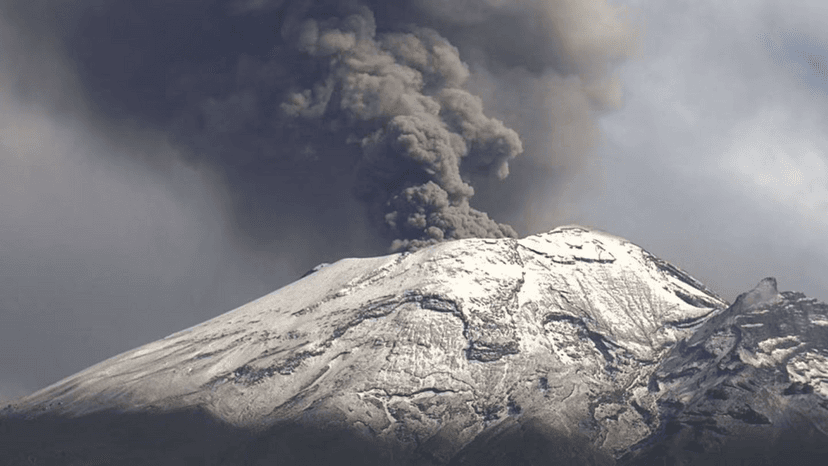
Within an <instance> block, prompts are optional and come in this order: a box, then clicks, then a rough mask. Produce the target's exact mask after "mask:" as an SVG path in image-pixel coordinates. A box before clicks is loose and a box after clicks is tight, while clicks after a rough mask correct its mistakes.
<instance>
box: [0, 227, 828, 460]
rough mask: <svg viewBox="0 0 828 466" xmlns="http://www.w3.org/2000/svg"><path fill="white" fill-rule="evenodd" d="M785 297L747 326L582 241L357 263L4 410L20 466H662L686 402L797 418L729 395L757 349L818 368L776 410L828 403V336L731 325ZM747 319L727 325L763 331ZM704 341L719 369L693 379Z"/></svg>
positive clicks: (672, 276)
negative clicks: (662, 449) (826, 368)
mask: <svg viewBox="0 0 828 466" xmlns="http://www.w3.org/2000/svg"><path fill="white" fill-rule="evenodd" d="M782 296H783V298H780V295H778V293H776V290H775V283H774V286H773V287H772V289H771V287H769V286H766V287H765V288H764V289H760V290H758V291H754V292H752V293H751V294H748V295H743V296H742V297H740V300H739V301H737V303H736V304H734V306H733V307H731V308H730V309H729V310H727V311H725V309H726V308H727V303H726V302H725V301H723V300H722V299H721V298H719V297H718V296H716V295H715V293H713V292H711V291H710V290H708V289H706V288H705V287H704V286H703V285H702V284H701V283H699V282H698V281H696V280H695V279H693V278H692V277H690V276H689V275H687V274H686V273H684V272H682V271H681V270H680V269H678V268H676V267H675V266H673V265H671V264H669V263H667V262H664V261H662V260H660V259H658V258H656V257H654V256H652V255H651V254H649V253H647V252H646V251H644V250H643V249H641V248H639V247H638V246H636V245H634V244H632V243H630V242H628V241H626V240H624V239H622V238H618V237H616V236H612V235H609V234H606V233H603V232H599V231H596V230H591V229H587V228H583V227H579V226H567V227H560V228H557V229H555V230H552V231H550V232H548V233H544V234H538V235H534V236H529V237H527V238H523V239H520V240H515V239H509V238H506V239H496V240H495V239H465V240H457V241H451V242H446V243H441V244H438V245H435V246H432V247H429V248H427V249H423V250H420V251H417V252H416V253H403V254H393V255H389V256H383V257H376V258H366V259H343V260H340V261H338V262H336V263H334V264H331V265H327V266H324V267H317V268H315V269H314V271H312V273H310V274H306V276H305V277H304V278H302V279H301V280H299V281H297V282H295V283H293V284H290V285H288V286H285V287H283V288H281V289H280V290H277V291H276V292H274V293H271V294H269V295H267V296H264V297H262V298H260V299H258V300H256V301H253V302H251V303H249V304H247V305H245V306H242V307H240V308H238V309H235V310H233V311H230V312H228V313H225V314H222V315H220V316H218V317H216V318H214V319H211V320H209V321H207V322H204V323H202V324H199V325H196V326H194V327H191V328H189V329H186V330H183V331H181V332H178V333H175V334H173V335H170V336H168V337H166V338H164V339H161V340H158V341H156V342H152V343H149V344H147V345H144V346H141V347H139V348H136V349H134V350H131V351H128V352H125V353H123V354H121V355H118V356H115V357H113V358H110V359H108V360H106V361H103V362H101V363H99V364H97V365H94V366H92V367H90V368H88V369H86V370H84V371H81V372H79V373H78V374H75V375H73V376H71V377H68V378H66V379H64V380H61V381H59V382H57V383H56V384H54V385H51V386H49V387H47V388H45V389H43V390H40V391H38V392H36V393H34V394H32V395H30V396H27V397H23V398H21V399H19V400H17V402H16V403H14V404H13V405H9V406H8V407H7V408H6V409H5V410H3V412H2V413H0V463H2V462H3V461H6V462H9V463H11V464H18V463H20V464H24V462H25V461H36V462H37V464H50V462H53V463H54V464H154V465H156V464H227V465H230V464H279V465H293V464H297V465H298V464H343V465H344V464H377V465H390V464H394V465H442V464H452V465H465V464H469V465H471V464H504V465H505V464H615V463H616V458H617V457H622V456H623V455H626V456H623V460H624V461H638V460H641V461H644V459H643V458H650V457H655V456H652V455H656V456H657V455H658V454H660V453H658V452H656V453H651V451H654V450H652V448H651V445H652V444H653V439H656V438H659V439H660V438H662V437H663V438H665V439H667V441H670V442H679V443H680V442H681V441H683V440H681V439H684V437H681V436H680V435H679V434H678V433H676V432H672V431H671V430H670V429H669V428H666V427H665V426H667V425H668V424H669V423H670V422H674V423H675V422H679V423H680V424H681V423H682V422H684V421H682V420H681V419H683V418H681V416H685V415H689V414H687V413H688V411H687V410H682V409H683V408H682V409H678V410H676V409H674V408H673V406H676V405H675V403H682V406H688V407H689V406H695V405H693V403H694V402H695V401H693V400H696V399H697V398H693V397H694V396H696V395H697V394H698V393H699V392H698V390H697V389H694V387H696V386H697V385H699V384H700V383H701V384H702V385H703V386H704V387H707V386H708V385H704V384H709V386H710V387H711V388H715V387H719V386H720V385H721V386H723V387H724V388H723V389H724V390H726V391H727V393H728V397H729V398H728V399H730V400H735V401H733V403H734V404H732V406H731V405H730V404H727V406H726V408H722V409H726V410H725V411H723V413H725V414H724V416H728V419H733V420H734V421H733V422H742V423H745V422H747V421H745V419H747V420H755V419H763V418H761V417H756V416H765V417H767V418H769V419H771V418H773V419H771V420H772V422H776V418H775V417H773V416H772V415H771V414H768V413H769V412H771V411H773V410H772V409H771V408H769V407H764V406H763V405H761V406H760V402H759V401H758V400H759V395H756V396H753V397H752V398H751V396H749V395H739V396H740V397H741V398H739V397H736V396H735V395H731V394H730V392H729V391H728V390H738V389H736V388H733V389H731V388H728V387H729V386H724V385H722V384H720V383H719V381H721V380H724V378H727V377H730V375H728V374H731V372H732V373H733V374H735V373H736V372H733V371H736V370H737V369H734V368H729V367H730V366H728V364H731V363H733V364H736V362H735V361H736V360H735V359H732V358H731V359H727V360H726V361H725V360H724V359H722V358H726V357H731V356H727V355H728V354H732V353H733V351H732V349H733V348H735V347H737V346H738V347H739V348H742V347H743V346H744V345H746V344H747V345H748V346H744V348H745V351H750V355H752V356H745V355H743V354H742V353H737V354H738V358H742V359H739V360H740V361H743V362H742V364H743V366H744V367H743V366H738V371H741V372H740V373H744V374H748V375H746V376H745V377H753V375H752V374H754V373H758V372H757V371H759V370H760V367H761V368H764V367H765V366H763V364H777V366H778V364H779V363H778V361H777V360H779V361H782V360H784V361H788V362H789V363H788V362H786V364H788V366H786V367H790V368H791V369H790V371H794V372H790V374H798V375H788V379H789V380H782V379H783V378H781V375H778V374H777V375H778V377H779V378H780V380H782V381H781V382H779V384H781V385H779V386H778V387H777V386H776V385H774V387H775V388H773V390H776V391H780V390H781V391H780V394H779V396H778V397H777V398H774V400H777V399H778V400H780V401H778V403H777V401H773V403H777V404H779V403H783V402H785V403H788V404H796V403H805V405H808V406H810V405H813V404H814V403H816V401H813V402H812V401H807V402H806V401H791V400H812V399H813V400H817V399H818V398H817V397H822V396H824V394H822V392H821V391H822V390H824V388H823V387H822V386H821V385H816V381H815V380H816V377H821V375H819V376H818V375H816V374H817V372H818V371H817V372H814V370H813V367H817V366H818V365H819V364H822V362H820V361H824V358H823V356H821V354H822V353H820V351H822V350H819V349H816V348H818V346H815V345H817V344H816V343H814V344H812V346H807V345H806V346H807V348H806V347H804V346H796V347H795V349H793V350H791V348H794V347H793V346H791V344H790V342H792V341H794V340H793V339H792V338H805V337H801V336H796V337H794V336H795V335H798V333H796V332H798V331H799V330H800V329H804V328H806V327H807V328H810V329H812V330H813V331H815V332H818V331H822V330H821V329H822V327H820V325H821V324H819V323H814V322H822V321H820V320H809V321H808V322H810V323H808V324H807V325H806V324H805V323H803V324H801V325H800V324H794V323H789V324H788V325H789V328H788V330H786V331H790V332H791V333H789V334H785V335H786V337H787V336H789V337H790V338H789V339H787V340H785V339H784V338H783V337H780V336H778V335H777V334H776V333H774V334H773V335H777V336H772V337H768V338H771V339H770V340H768V339H767V338H765V339H763V340H761V341H762V342H765V343H760V342H759V340H756V342H755V344H754V343H750V344H748V343H743V342H753V341H754V340H750V339H744V338H743V335H744V333H740V334H739V335H738V336H731V335H730V334H728V333H727V332H726V331H725V332H724V333H722V332H721V331H720V330H718V328H719V327H716V326H717V325H718V326H720V325H724V324H721V322H730V321H729V320H727V319H737V316H736V315H735V314H734V312H737V311H734V309H739V311H738V312H742V310H743V309H758V308H761V307H762V306H766V305H767V303H770V302H773V303H776V302H780V303H781V302H783V301H781V300H782V299H787V298H785V296H787V295H784V294H783V295H782ZM791 296H794V295H791ZM796 296H799V295H796ZM791 299H794V298H791ZM795 299H799V298H795ZM751 306H752V307H751ZM757 306H758V307H757ZM738 312H737V313H738ZM745 312H746V311H745ZM750 312H752V313H753V314H749V315H750V316H754V315H756V316H761V315H764V314H760V313H758V312H759V311H750ZM743 315H748V314H739V315H738V319H742V320H739V323H738V324H728V325H730V327H727V328H728V329H730V328H731V327H733V326H734V325H736V327H733V328H737V327H738V328H739V329H740V331H742V332H744V330H742V329H743V328H744V324H746V323H748V321H747V320H744V319H747V318H745V317H743ZM814 315H816V314H814ZM798 318H800V320H801V319H806V320H807V319H812V317H810V314H809V316H807V317H798ZM738 319H737V320H738ZM750 319H754V317H751V318H750ZM756 319H760V318H759V317H756ZM768 319H770V320H768V321H764V320H761V319H760V320H755V321H754V320H750V323H753V324H756V325H755V326H754V327H748V328H751V329H752V330H751V332H759V331H762V330H761V329H759V327H758V324H760V323H761V324H762V325H766V326H767V327H768V328H770V327H771V326H772V324H771V323H770V322H771V320H772V319H771V318H770V317H768ZM825 321H826V322H828V318H826V320H825ZM734 322H735V320H734ZM803 322H805V321H803ZM740 325H741V326H740ZM780 325H781V324H780ZM711 329H712V330H711ZM753 329H757V330H753ZM729 331H732V332H735V331H736V330H729ZM734 335H735V334H734ZM757 335H758V334H757ZM757 338H758V337H757ZM773 338H776V340H774V339H773ZM780 338H782V339H781V340H780ZM809 341H810V340H809ZM814 341H815V340H814ZM734 342H736V343H734ZM677 343H678V346H677ZM800 343H801V342H800ZM800 343H797V344H800ZM699 345H701V347H703V348H707V346H709V347H710V349H706V350H705V351H708V352H710V353H711V354H715V355H716V356H715V357H714V358H712V359H710V358H708V359H700V360H698V361H696V360H695V359H694V360H693V361H694V362H693V364H696V365H697V366H698V369H697V370H696V371H695V372H693V373H692V374H690V373H689V372H687V373H685V372H683V371H684V370H685V368H684V365H686V364H689V363H687V362H686V361H685V360H684V359H682V358H684V357H685V355H686V353H687V351H689V350H688V349H687V348H697V347H700V346H699ZM704 345H707V346H704ZM711 345H712V346H711ZM734 345H735V346H734ZM739 345H743V346H739ZM750 345H753V346H750ZM763 345H764V346H763ZM756 348H758V350H757V349H756ZM822 348H824V345H823V346H822ZM692 351H695V350H692ZM780 351H781V353H780ZM786 351H788V352H786ZM790 351H794V352H797V351H799V352H798V353H796V357H797V358H799V359H790V358H788V356H787V355H788V354H789V352H790ZM783 353H784V355H786V356H782V355H783ZM745 354H747V353H745ZM790 354H793V353H790ZM751 357H752V358H753V359H750V361H752V362H747V361H745V360H746V359H749V358H751ZM791 357H794V356H791ZM665 358H666V359H665ZM780 358H781V359H780ZM785 358H788V359H785ZM820 358H822V359H820ZM714 360H715V363H713V362H710V361H714ZM722 361H724V362H722ZM815 361H816V362H815ZM720 363H721V364H720ZM722 364H723V365H722ZM751 364H754V365H755V370H754V371H752V372H751V371H748V369H746V367H747V366H750V367H754V366H753V365H751ZM798 364H799V365H798ZM720 365H722V367H725V369H719V366H720ZM800 366H801V368H800ZM687 367H690V366H687ZM734 367H735V366H734ZM774 367H776V366H774ZM797 368H800V369H797ZM720 370H724V371H726V373H725V374H724V375H721V374H719V373H718V372H716V371H720ZM761 370H764V369H761ZM705 371H706V372H705ZM727 371H730V372H727ZM745 371H747V372H745ZM796 371H799V372H796ZM702 373H704V374H708V375H699V374H702ZM711 374H712V375H711ZM820 374H821V373H820ZM777 375H774V377H777ZM694 377H695V378H694ZM699 377H704V379H703V380H704V382H703V383H702V382H699V380H702V379H700V378H699ZM734 377H735V376H734ZM768 377H771V376H768ZM733 380H734V381H733V384H735V386H738V382H737V381H736V379H733ZM739 380H741V379H739ZM755 380H756V381H757V383H761V384H765V383H766V382H768V380H770V379H767V378H762V379H755ZM774 380H776V379H774ZM797 383H799V385H796V384H797ZM694 384H695V385H694ZM717 384H718V385H717ZM699 386H701V385H699ZM780 387H781V388H780ZM808 387H811V388H808ZM777 388H780V390H777ZM811 389H813V392H811V391H809V390H811ZM785 390H787V391H788V392H791V394H785V393H783V392H785ZM754 391H755V390H754ZM748 393H752V392H748ZM774 393H775V392H774ZM714 398H715V397H714ZM819 399H821V398H819ZM671 400H675V403H674V402H673V401H671ZM736 401H738V402H739V403H736ZM671 403H673V404H671ZM808 403H810V404H808ZM805 405H802V406H805ZM817 405H818V404H817ZM722 406H725V405H722ZM745 406H747V407H748V408H750V409H753V410H755V412H756V413H757V414H756V415H754V414H753V413H752V412H751V411H750V410H747V409H746V408H745ZM774 406H776V405H774ZM796 406H799V405H796ZM694 409H695V408H694ZM717 409H718V408H717ZM773 409H776V408H773ZM740 410H741V411H740ZM762 413H764V414H762ZM791 416H794V415H793V414H792V415H791ZM675 419H679V420H678V421H676V420H675ZM786 419H787V418H786ZM790 419H792V420H795V419H798V418H795V417H791V418H790ZM716 422H722V421H721V420H719V418H716ZM747 424H749V425H751V426H752V425H755V424H750V422H747ZM682 425H683V424H682ZM688 425H689V424H688ZM717 425H718V424H717ZM740 425H741V424H740ZM732 429H734V430H733V432H736V433H741V432H743V431H739V430H738V429H736V428H735V427H732ZM665 431H666V432H667V433H666V434H665ZM744 432H748V431H744ZM679 433H680V432H679ZM670 435H672V437H670ZM677 435H678V436H677ZM659 436H661V437H659ZM668 437H669V438H668ZM679 437H681V438H679ZM674 439H675V440H674ZM659 441H660V440H659ZM648 442H649V443H648ZM671 445H672V444H671ZM676 445H678V443H677V444H676ZM671 448H672V447H671ZM675 448H681V446H677V447H675ZM711 448H712V447H711ZM670 451H672V450H670ZM711 451H712V450H711ZM647 455H651V456H647ZM95 461H98V462H97V463H94V462H95ZM641 464H645V463H641Z"/></svg>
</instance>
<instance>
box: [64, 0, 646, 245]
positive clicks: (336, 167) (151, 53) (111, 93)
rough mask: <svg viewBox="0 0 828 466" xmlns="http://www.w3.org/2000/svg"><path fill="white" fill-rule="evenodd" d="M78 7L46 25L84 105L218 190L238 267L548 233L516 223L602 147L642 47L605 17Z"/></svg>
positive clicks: (504, 11) (565, 10)
mask: <svg viewBox="0 0 828 466" xmlns="http://www.w3.org/2000/svg"><path fill="white" fill-rule="evenodd" d="M93 3H96V5H95V8H93V9H88V11H87V10H84V11H76V12H73V10H72V8H71V6H70V5H71V4H70V3H66V5H64V6H63V7H62V8H63V10H65V12H64V13H61V19H60V21H59V22H60V24H61V28H60V29H59V31H60V34H62V37H61V40H62V42H63V44H64V46H65V48H66V50H67V53H66V56H67V57H71V59H70V61H72V63H71V65H73V66H74V67H76V68H77V69H79V70H80V74H81V80H82V81H83V85H84V87H85V88H86V90H87V92H88V95H89V96H90V100H91V101H92V106H93V107H94V108H95V109H96V110H97V111H98V112H99V113H100V114H101V115H102V117H103V118H115V119H137V120H138V121H140V122H141V123H142V124H146V125H148V126H150V127H153V128H155V129H158V130H162V131H164V132H166V133H168V134H169V137H170V140H171V141H172V142H173V143H174V144H175V145H176V149H177V152H179V153H181V154H183V155H182V157H183V158H184V160H186V161H187V162H188V163H189V164H190V165H192V166H195V167H204V168H208V169H210V171H211V172H213V171H215V172H217V173H219V174H220V175H219V176H220V179H221V182H222V183H224V184H225V186H224V188H226V189H225V192H227V193H228V196H229V197H228V199H227V200H226V202H225V203H224V204H227V205H230V206H231V209H232V213H231V215H232V216H233V217H234V218H233V219H232V221H231V224H232V225H233V227H234V228H235V230H236V233H237V234H238V235H239V239H240V241H243V242H245V243H247V247H248V248H249V249H250V250H261V249H262V248H263V247H269V246H268V245H270V244H273V242H274V241H275V238H284V237H285V234H284V229H286V228H289V229H292V230H296V229H302V228H308V229H314V230H316V231H318V232H321V233H320V234H321V236H324V237H328V239H327V240H323V241H324V242H325V243H331V241H333V240H334V238H335V237H339V238H342V237H352V236H353V235H354V234H357V232H358V233H359V234H365V233H366V232H365V231H364V225H363V224H362V221H361V220H356V219H355V217H356V216H360V217H361V216H362V215H365V214H366V213H367V219H368V224H369V225H370V229H369V231H368V232H367V234H368V235H370V237H366V238H364V242H365V244H379V243H381V242H382V241H386V244H392V248H391V250H399V249H407V248H408V249H410V248H417V247H422V246H423V245H427V244H433V243H434V242H435V241H439V240H450V239H454V238H463V237H467V236H469V235H473V236H491V237H502V236H517V235H518V233H517V232H518V230H520V231H521V232H522V233H523V234H525V231H526V230H527V228H529V227H531V228H532V229H535V230H543V229H549V228H552V227H554V226H555V219H554V218H543V219H541V220H539V221H537V222H535V223H532V224H531V225H529V224H527V222H525V221H521V220H520V219H521V218H523V217H524V216H523V213H524V210H525V209H526V206H527V205H530V204H533V203H535V202H534V201H535V200H537V199H536V198H538V197H539V196H540V195H541V194H545V193H546V191H547V190H548V189H547V185H548V184H549V180H552V179H555V180H558V179H561V177H562V176H565V175H564V173H568V172H572V171H577V170H578V169H579V167H580V166H581V165H582V164H583V163H584V161H585V160H586V159H588V157H589V151H590V150H591V149H592V148H594V147H595V146H596V145H597V144H599V143H600V141H601V134H600V130H599V128H598V125H597V123H596V122H597V116H598V113H599V112H601V111H604V110H608V109H613V108H618V107H619V106H620V105H621V103H622V93H621V88H620V81H619V80H618V78H617V76H615V75H614V74H613V72H612V68H613V66H614V65H615V64H617V63H620V61H622V60H624V59H626V58H628V57H630V56H632V55H633V54H634V52H635V47H636V40H637V37H638V31H637V28H638V26H637V25H636V24H635V23H634V22H633V21H631V20H630V19H629V18H627V13H626V11H625V10H624V9H623V8H621V7H616V6H613V5H610V4H609V3H608V2H606V1H605V0H588V1H586V0H584V1H570V0H567V1H556V2H546V1H518V2H497V1H493V0H490V1H483V0H481V1H461V2H431V1H419V0H412V1H403V2H379V1H367V2H360V1H345V2H343V1H336V2H334V1H325V0H319V1H306V0H293V1H291V0H286V1H266V0H248V1H235V2H228V3H221V2H214V3H208V4H205V5H204V6H203V7H202V8H197V9H194V8H193V7H192V5H191V4H190V3H189V2H185V1H180V0H171V1H169V2H165V3H164V5H163V6H161V7H158V8H150V7H148V6H143V5H139V4H135V5H131V6H130V7H129V8H126V7H123V6H119V5H118V4H117V2H93ZM63 10H62V11H63ZM66 12H69V13H66ZM70 13H71V14H70ZM425 25H428V27H424V26H425ZM80 30H83V31H86V32H85V33H84V34H77V33H73V32H72V31H80ZM95 37H98V38H99V37H108V38H110V40H107V41H100V40H96V39H94V38H95ZM504 38H508V40H504ZM117 64H119V65H117ZM159 157H160V155H159ZM149 158H152V157H151V156H150V157H149ZM150 162H151V161H150ZM553 172H560V173H553ZM510 173H517V174H518V176H517V177H514V176H513V177H510V176H508V175H509V174H510ZM511 178H514V179H511ZM441 191H442V193H441ZM443 198H445V199H446V200H447V204H444V203H443V201H442V199H443ZM407 203H408V204H407ZM501 218H505V220H507V221H508V222H509V223H514V222H515V221H516V220H518V223H515V226H510V225H507V224H505V223H503V220H500V219H501ZM494 219H499V220H498V221H496V220H494ZM521 222H522V223H521ZM437 230H439V232H437ZM377 240H380V241H377ZM345 242H348V241H345ZM346 249H347V248H346ZM357 250H359V251H360V253H366V251H363V249H362V248H361V247H360V248H351V249H350V250H344V251H343V254H349V255H353V254H356V253H357V252H356V251H357ZM376 252H379V251H378V250H375V252H374V253H376Z"/></svg>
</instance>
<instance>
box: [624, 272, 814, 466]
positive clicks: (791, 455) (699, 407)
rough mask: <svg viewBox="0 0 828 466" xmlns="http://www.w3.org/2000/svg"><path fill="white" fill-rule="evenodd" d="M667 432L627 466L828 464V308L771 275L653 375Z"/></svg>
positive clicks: (646, 443)
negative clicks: (782, 288) (782, 286)
mask: <svg viewBox="0 0 828 466" xmlns="http://www.w3.org/2000/svg"><path fill="white" fill-rule="evenodd" d="M650 389H651V392H653V393H654V394H655V395H656V396H657V398H658V401H657V404H658V405H659V410H658V411H659V417H660V425H661V426H660V428H659V429H658V431H657V432H655V433H654V434H653V435H652V436H650V437H648V438H647V439H645V440H643V441H642V442H640V443H639V444H637V445H635V446H633V447H631V448H630V450H629V451H628V452H627V453H626V455H624V456H622V461H621V464H630V465H652V464H683V465H684V464H687V465H689V464H694V465H695V464H698V465H707V464H769V465H770V464H774V465H775V464H798V465H800V464H812V465H817V464H820V465H821V464H825V462H826V458H828V434H827V433H826V432H828V399H826V397H828V305H826V304H825V303H820V302H817V301H816V300H815V299H808V298H806V297H805V295H803V294H802V293H794V292H782V293H781V294H780V293H778V292H777V290H776V280H775V279H773V278H766V279H764V280H762V281H761V282H760V283H759V285H758V286H757V287H756V288H755V289H754V290H753V291H751V292H749V293H745V294H743V295H741V296H739V297H738V298H737V300H736V302H735V303H734V304H733V305H732V306H731V307H730V308H729V309H728V310H727V311H725V312H723V313H721V314H719V315H716V316H715V317H713V318H711V319H709V320H708V321H707V322H706V323H705V324H704V325H702V326H701V327H700V328H699V329H698V330H697V331H696V333H695V334H694V335H693V336H692V337H691V338H689V339H688V340H686V341H681V342H680V343H679V344H678V345H677V346H676V347H675V348H673V350H672V351H671V352H670V354H669V355H667V357H666V358H665V359H664V361H663V362H662V363H661V364H660V366H659V368H658V369H657V370H656V371H655V372H654V373H653V374H652V375H651V381H650Z"/></svg>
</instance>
